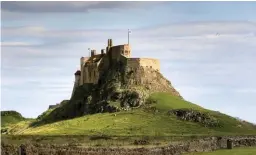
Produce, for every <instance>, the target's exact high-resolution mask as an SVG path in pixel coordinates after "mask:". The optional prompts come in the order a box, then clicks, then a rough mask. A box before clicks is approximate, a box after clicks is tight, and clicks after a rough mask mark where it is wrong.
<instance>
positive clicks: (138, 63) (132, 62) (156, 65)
mask: <svg viewBox="0 0 256 155" xmlns="http://www.w3.org/2000/svg"><path fill="white" fill-rule="evenodd" d="M127 67H129V68H134V69H136V68H139V67H144V68H152V69H154V70H156V71H160V62H159V60H158V59H150V58H128V59H127Z"/></svg>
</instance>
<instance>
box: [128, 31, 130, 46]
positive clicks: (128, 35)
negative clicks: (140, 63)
mask: <svg viewBox="0 0 256 155" xmlns="http://www.w3.org/2000/svg"><path fill="white" fill-rule="evenodd" d="M129 33H130V30H129V29H128V45H129Z"/></svg>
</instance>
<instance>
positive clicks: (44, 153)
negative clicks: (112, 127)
mask: <svg viewBox="0 0 256 155" xmlns="http://www.w3.org/2000/svg"><path fill="white" fill-rule="evenodd" d="M227 140H232V142H233V146H234V147H241V146H243V147H244V146H256V136H247V137H244V136H243V137H206V138H200V139H195V140H190V141H185V142H173V143H172V144H170V145H169V146H164V147H154V148H144V147H142V148H107V147H106V148H97V147H94V148H81V147H75V146H69V145H66V146H58V145H50V144H49V145H42V144H33V145H22V147H21V149H20V150H19V149H18V148H17V147H16V148H15V147H13V146H11V145H6V144H2V145H1V154H2V155H10V154H17V153H18V150H19V151H20V153H21V154H22V151H23V152H24V153H23V154H26V155H39V154H40V155H48V154H51V155H59V154H61V155H82V154H83V155H102V154H104V155H120V154H122V155H144V154H147V155H167V154H168V155H180V154H182V153H185V152H205V151H207V152H208V151H214V150H217V149H221V148H227Z"/></svg>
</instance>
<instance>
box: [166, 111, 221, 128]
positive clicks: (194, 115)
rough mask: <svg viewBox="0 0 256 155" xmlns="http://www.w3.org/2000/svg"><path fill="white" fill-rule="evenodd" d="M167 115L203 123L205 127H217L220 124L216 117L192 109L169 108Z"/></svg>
mask: <svg viewBox="0 0 256 155" xmlns="http://www.w3.org/2000/svg"><path fill="white" fill-rule="evenodd" d="M168 114H169V115H175V116H177V117H178V118H179V119H181V120H184V121H192V122H197V123H200V124H203V125H204V126H206V127H219V126H220V124H219V122H218V120H217V119H215V118H214V117H213V116H210V115H209V114H207V113H203V112H199V111H196V110H192V109H175V110H169V111H168Z"/></svg>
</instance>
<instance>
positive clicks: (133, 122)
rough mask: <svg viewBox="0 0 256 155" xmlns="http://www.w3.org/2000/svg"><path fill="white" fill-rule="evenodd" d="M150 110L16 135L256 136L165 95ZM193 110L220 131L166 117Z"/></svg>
mask: <svg viewBox="0 0 256 155" xmlns="http://www.w3.org/2000/svg"><path fill="white" fill-rule="evenodd" d="M150 99H151V100H155V101H157V103H152V104H151V107H153V108H155V109H156V110H157V112H156V111H154V112H153V111H152V110H150V109H149V108H145V107H144V108H138V109H133V110H131V111H121V112H116V113H98V114H93V115H86V116H83V117H78V118H74V119H70V120H64V121H59V122H55V123H51V124H45V125H40V126H36V127H29V124H28V123H27V124H26V123H24V124H23V125H24V126H26V127H24V126H23V128H26V129H25V130H23V131H17V132H16V133H17V134H25V135H109V136H174V135H175V136H176V135H179V136H185V135H188V136H189V135H245V134H256V128H255V126H253V125H252V124H250V123H247V122H241V121H238V120H237V119H235V118H232V117H230V116H227V115H225V114H222V113H219V112H215V111H210V110H207V109H204V108H202V107H200V106H197V105H195V104H193V103H190V102H187V101H184V100H182V99H180V98H178V97H175V96H172V95H169V94H167V93H154V94H153V95H151V96H150ZM184 108H186V109H193V110H196V111H200V112H202V113H208V114H210V115H212V116H213V117H215V118H216V119H218V121H219V123H220V124H221V127H205V126H203V125H201V124H199V123H195V122H190V121H183V120H180V119H177V117H176V116H174V115H168V114H167V111H168V110H170V109H184Z"/></svg>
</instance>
